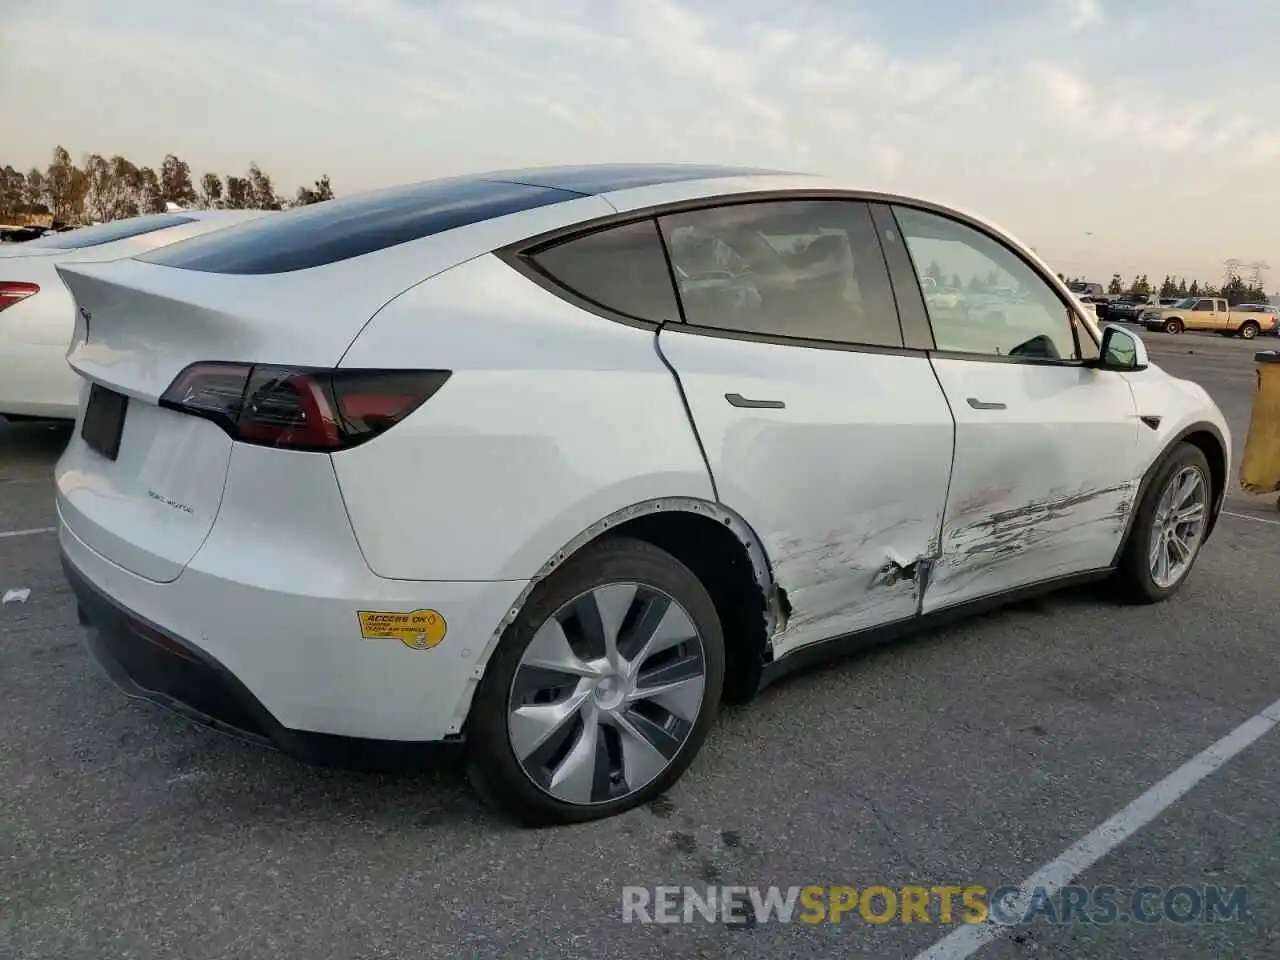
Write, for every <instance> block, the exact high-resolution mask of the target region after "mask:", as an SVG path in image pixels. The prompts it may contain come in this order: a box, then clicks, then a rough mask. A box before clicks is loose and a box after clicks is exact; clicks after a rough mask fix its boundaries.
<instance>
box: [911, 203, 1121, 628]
mask: <svg viewBox="0 0 1280 960" xmlns="http://www.w3.org/2000/svg"><path fill="white" fill-rule="evenodd" d="M895 215H896V217H897V220H898V224H899V226H900V228H901V232H902V234H903V237H904V238H905V240H906V243H907V247H908V249H909V251H910V253H911V256H912V260H913V263H914V265H915V267H916V270H917V271H918V272H921V273H922V274H925V275H927V274H928V273H931V272H935V271H941V272H944V273H946V274H947V275H952V274H956V275H958V276H960V277H961V278H962V279H964V280H966V282H967V284H968V289H969V291H970V296H969V298H968V300H967V301H966V303H964V304H962V305H961V306H960V307H959V308H958V309H942V308H940V307H939V306H937V305H936V304H934V303H932V302H929V301H928V300H926V306H927V309H928V311H929V319H930V324H931V326H932V328H933V334H934V340H935V342H936V352H934V353H933V354H932V364H933V368H934V370H935V371H936V372H937V375H938V380H939V382H940V383H941V384H942V388H943V390H944V391H945V393H946V396H947V399H948V401H949V402H950V405H951V410H952V412H953V413H954V415H955V422H956V440H955V443H956V448H955V463H954V467H953V469H952V475H951V485H950V490H949V495H948V498H947V506H946V510H945V515H944V518H943V524H942V535H941V544H940V546H941V550H940V555H939V557H938V561H937V564H936V566H935V568H934V570H933V571H932V575H931V578H930V580H929V584H928V587H927V589H926V591H925V596H924V603H923V608H922V609H923V611H924V612H926V613H927V612H930V611H933V610H938V609H942V608H945V607H949V606H952V605H955V604H958V603H963V602H965V601H968V600H976V599H979V598H982V597H986V596H991V595H995V594H1001V593H1005V592H1008V591H1010V590H1014V589H1017V588H1018V587H1021V586H1027V585H1031V584H1034V583H1037V582H1041V581H1047V580H1052V579H1055V578H1058V577H1062V576H1065V575H1069V574H1073V573H1080V572H1084V571H1089V570H1094V569H1098V568H1103V567H1106V566H1108V565H1110V563H1111V562H1112V558H1113V556H1114V554H1115V551H1116V548H1117V547H1118V545H1119V543H1120V538H1121V536H1122V534H1123V531H1124V527H1125V522H1126V519H1127V516H1128V511H1129V507H1130V504H1131V503H1132V500H1133V497H1134V495H1135V492H1136V485H1135V484H1134V482H1133V477H1134V473H1135V470H1136V462H1137V443H1138V430H1139V429H1140V426H1139V421H1138V418H1137V412H1136V406H1135V403H1134V400H1133V395H1132V392H1131V391H1130V388H1129V385H1128V383H1127V382H1126V381H1125V380H1124V378H1123V377H1122V376H1121V375H1120V374H1118V373H1112V372H1107V371H1099V370H1095V369H1091V368H1089V367H1086V366H1084V365H1083V364H1082V362H1081V361H1082V360H1083V359H1084V358H1092V357H1096V356H1097V351H1098V347H1097V344H1096V343H1095V342H1094V340H1093V339H1092V335H1091V334H1090V333H1089V331H1088V330H1087V328H1085V327H1084V325H1083V324H1082V323H1080V322H1079V321H1078V319H1077V318H1076V315H1075V313H1074V311H1073V309H1072V308H1071V307H1070V306H1068V305H1067V303H1066V302H1065V301H1064V300H1063V299H1062V298H1061V297H1059V295H1058V293H1057V291H1056V289H1055V288H1054V287H1053V286H1052V285H1051V284H1050V283H1049V282H1048V281H1047V280H1046V279H1045V278H1044V277H1043V276H1042V275H1041V274H1040V273H1039V272H1038V271H1037V270H1036V269H1035V268H1033V267H1032V266H1031V265H1030V264H1029V263H1028V262H1027V261H1025V260H1023V259H1022V258H1021V257H1019V256H1018V255H1017V254H1016V253H1014V251H1013V250H1012V249H1010V248H1009V247H1007V246H1006V245H1004V244H1003V243H1002V242H1001V241H999V240H997V239H996V238H994V237H991V236H989V235H987V234H986V233H983V232H979V231H978V230H976V229H974V228H972V227H970V226H968V225H965V224H961V223H959V222H957V221H955V220H951V219H948V218H944V217H941V216H938V215H936V214H933V213H928V212H924V211H920V210H915V209H906V208H897V209H895ZM996 285H998V286H999V287H1001V288H1003V289H1006V290H1011V293H1006V294H1004V295H1003V299H1002V300H996V299H995V298H992V297H990V296H987V295H986V294H985V293H984V290H985V288H987V287H989V286H996Z"/></svg>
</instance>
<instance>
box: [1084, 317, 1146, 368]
mask: <svg viewBox="0 0 1280 960" xmlns="http://www.w3.org/2000/svg"><path fill="white" fill-rule="evenodd" d="M1150 365H1151V361H1150V360H1149V359H1148V357H1147V345H1146V344H1145V343H1143V342H1142V338H1141V337H1139V336H1138V335H1137V334H1136V333H1133V332H1131V331H1129V330H1125V329H1124V328H1123V327H1117V326H1115V325H1114V324H1107V325H1106V326H1105V327H1103V328H1102V348H1101V349H1100V350H1099V352H1098V361H1097V367H1098V369H1100V370H1120V371H1125V372H1133V371H1136V370H1145V369H1147V367H1149V366H1150Z"/></svg>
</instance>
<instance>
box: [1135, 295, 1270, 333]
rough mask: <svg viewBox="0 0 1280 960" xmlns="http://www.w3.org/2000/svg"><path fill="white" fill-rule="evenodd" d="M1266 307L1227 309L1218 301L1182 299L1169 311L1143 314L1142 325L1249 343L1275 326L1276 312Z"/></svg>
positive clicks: (1225, 305) (1165, 308) (1152, 310)
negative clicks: (1217, 334) (1208, 332)
mask: <svg viewBox="0 0 1280 960" xmlns="http://www.w3.org/2000/svg"><path fill="white" fill-rule="evenodd" d="M1275 309H1276V308H1274V307H1272V306H1271V305H1270V304H1258V303H1253V304H1244V303H1242V304H1238V305H1236V306H1234V307H1233V306H1230V305H1229V304H1228V302H1227V301H1226V300H1224V299H1223V298H1222V297H1186V298H1185V299H1182V300H1179V301H1178V302H1177V303H1175V304H1173V305H1172V306H1170V307H1155V308H1152V309H1148V310H1145V311H1143V314H1142V321H1141V322H1142V325H1143V326H1144V327H1146V328H1147V329H1148V330H1163V331H1164V332H1165V333H1182V331H1184V330H1205V331H1212V332H1215V333H1220V334H1222V335H1223V336H1227V337H1232V336H1240V337H1244V339H1246V340H1252V339H1253V338H1254V337H1256V336H1258V334H1260V333H1269V332H1271V331H1272V330H1273V329H1274V328H1275V325H1276V312H1275Z"/></svg>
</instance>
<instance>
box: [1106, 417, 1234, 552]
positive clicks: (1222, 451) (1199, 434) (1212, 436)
mask: <svg viewBox="0 0 1280 960" xmlns="http://www.w3.org/2000/svg"><path fill="white" fill-rule="evenodd" d="M1184 442H1185V443H1190V444H1193V445H1194V446H1196V447H1198V448H1199V449H1200V451H1201V452H1202V453H1203V454H1204V455H1205V459H1206V460H1208V461H1209V481H1210V483H1211V485H1212V493H1213V496H1212V498H1211V504H1212V505H1211V508H1210V511H1209V523H1208V525H1207V527H1206V528H1205V539H1206V540H1207V539H1208V538H1209V535H1210V534H1212V533H1213V529H1214V527H1215V526H1216V525H1217V523H1218V516H1219V515H1220V514H1221V512H1222V507H1223V501H1224V500H1225V498H1226V490H1227V470H1228V462H1229V461H1228V459H1227V444H1226V439H1225V438H1224V437H1223V435H1222V431H1221V430H1219V429H1218V427H1217V426H1216V425H1215V424H1213V423H1210V422H1209V421H1207V420H1199V421H1196V422H1195V423H1191V424H1188V425H1186V426H1184V427H1183V428H1182V429H1181V430H1179V431H1178V432H1176V433H1175V434H1173V436H1171V437H1170V438H1169V439H1168V440H1167V441H1166V442H1165V444H1164V446H1163V447H1161V449H1160V452H1159V453H1158V454H1156V456H1155V457H1153V458H1152V460H1151V463H1150V464H1149V465H1148V466H1147V469H1146V471H1145V472H1144V473H1143V475H1142V479H1141V480H1140V481H1139V483H1138V489H1137V492H1136V493H1135V494H1134V497H1133V502H1132V504H1131V505H1130V508H1129V518H1128V520H1126V521H1125V528H1124V535H1123V536H1122V537H1121V538H1120V544H1119V546H1118V547H1117V548H1116V553H1115V556H1114V557H1113V558H1112V565H1113V566H1114V565H1115V564H1117V563H1119V561H1120V557H1121V556H1122V555H1123V554H1124V551H1125V547H1126V546H1128V543H1129V537H1130V536H1132V534H1133V524H1134V521H1135V519H1136V518H1137V515H1138V506H1139V505H1140V504H1141V503H1142V501H1143V499H1144V498H1145V497H1146V495H1147V491H1148V490H1149V489H1150V487H1151V482H1152V480H1153V479H1154V477H1155V473H1156V471H1157V470H1158V469H1159V468H1160V465H1161V464H1162V463H1164V462H1165V460H1166V459H1168V457H1169V454H1171V453H1172V452H1173V451H1174V449H1175V448H1176V447H1177V446H1178V444H1180V443H1184Z"/></svg>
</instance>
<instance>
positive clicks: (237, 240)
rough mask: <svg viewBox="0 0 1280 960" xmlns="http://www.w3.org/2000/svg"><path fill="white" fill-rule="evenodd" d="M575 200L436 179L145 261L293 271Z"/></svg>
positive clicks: (265, 221) (253, 226)
mask: <svg viewBox="0 0 1280 960" xmlns="http://www.w3.org/2000/svg"><path fill="white" fill-rule="evenodd" d="M574 197H575V194H572V193H567V192H565V191H563V190H556V189H553V188H551V187H532V186H527V185H525V184H520V183H498V182H494V181H490V180H482V179H478V178H474V177H459V178H455V179H450V180H433V181H429V182H427V183H419V184H414V185H412V186H408V187H393V188H392V189H390V190H379V191H377V192H375V193H367V194H361V195H358V196H354V197H341V198H339V199H337V200H326V201H325V202H324V203H316V204H311V205H310V206H306V207H297V208H295V209H293V210H287V211H285V212H284V213H277V214H274V215H272V216H270V217H263V218H262V219H260V220H254V221H253V222H252V223H248V224H245V225H243V226H239V227H236V228H233V229H230V230H226V231H218V232H216V233H209V234H205V235H204V236H200V237H194V238H192V239H190V240H185V241H183V242H181V243H176V244H174V245H172V246H169V247H165V248H164V249H162V250H158V251H156V252H154V253H150V254H148V255H146V256H145V257H139V258H138V259H140V260H146V261H148V262H150V263H158V264H162V265H164V266H166V267H179V268H181V269H183V270H201V271H204V272H206V273H234V274H261V273H287V272H289V271H291V270H305V269H307V268H308V267H319V266H323V265H324V264H326V263H335V262H337V261H339V260H348V259H350V258H351V257H358V256H361V255H362V254H366V253H373V252H374V251H375V250H382V249H384V248H386V247H392V246H395V245H396V244H399V243H408V242H409V241H411V240H419V239H421V238H423V237H429V236H431V235H433V234H437V233H442V232H444V231H445V230H452V229H453V228H455V227H463V226H466V225H467V224H471V223H478V222H479V221H481V220H488V219H490V218H492V217H501V216H504V215H506V214H509V213H519V212H520V211H522V210H531V209H533V208H534V207H541V206H545V205H547V204H551V203H560V202H562V201H565V200H572V199H573V198H574Z"/></svg>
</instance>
